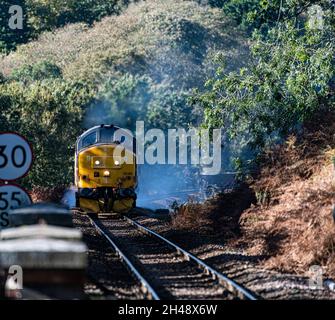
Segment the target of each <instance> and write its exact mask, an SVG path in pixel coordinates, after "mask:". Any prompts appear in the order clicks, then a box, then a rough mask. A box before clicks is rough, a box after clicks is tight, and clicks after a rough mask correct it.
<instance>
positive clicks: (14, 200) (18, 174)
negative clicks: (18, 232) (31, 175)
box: [0, 132, 33, 230]
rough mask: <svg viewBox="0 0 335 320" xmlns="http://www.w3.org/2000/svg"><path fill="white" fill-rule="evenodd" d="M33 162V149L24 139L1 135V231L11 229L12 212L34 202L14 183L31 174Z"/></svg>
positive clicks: (6, 133)
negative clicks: (10, 214) (10, 216)
mask: <svg viewBox="0 0 335 320" xmlns="http://www.w3.org/2000/svg"><path fill="white" fill-rule="evenodd" d="M32 162H33V153H32V149H31V147H30V144H29V143H28V141H27V140H26V139H25V138H24V137H22V136H21V135H19V134H17V133H14V132H4V133H0V181H1V183H0V230H1V229H3V228H7V227H9V211H10V210H13V209H15V208H18V207H21V206H25V205H29V204H31V202H32V201H31V198H30V196H29V194H28V193H27V191H25V190H24V189H23V188H21V187H20V186H18V185H16V184H13V183H12V182H13V181H15V180H17V179H20V178H22V177H24V176H25V175H26V174H27V173H28V172H29V170H30V168H31V165H32Z"/></svg>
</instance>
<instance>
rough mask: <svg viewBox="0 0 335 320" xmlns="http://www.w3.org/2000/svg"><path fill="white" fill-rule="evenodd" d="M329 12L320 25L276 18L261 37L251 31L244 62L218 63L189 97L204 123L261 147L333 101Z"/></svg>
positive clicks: (331, 19)
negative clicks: (202, 88) (235, 65)
mask: <svg viewBox="0 0 335 320" xmlns="http://www.w3.org/2000/svg"><path fill="white" fill-rule="evenodd" d="M334 27H335V23H334V12H333V11H331V10H328V11H325V16H324V26H323V28H322V29H320V30H318V29H310V28H309V27H308V24H307V23H306V25H305V26H304V28H303V29H300V28H299V27H298V26H297V25H295V24H293V22H285V23H280V24H278V25H277V26H276V27H275V28H273V29H271V31H270V32H269V33H268V35H267V37H266V39H264V36H261V35H260V33H259V32H258V33H255V34H254V38H253V44H252V48H251V49H252V60H251V63H250V66H249V67H248V68H241V69H240V70H239V72H231V73H229V74H228V75H227V74H225V73H224V72H223V70H224V64H223V62H222V61H221V64H222V66H221V67H220V68H219V69H218V72H217V76H216V77H215V78H213V79H211V80H210V81H208V83H207V85H208V91H207V92H206V93H204V94H200V95H199V96H198V97H197V98H196V99H195V101H196V102H198V103H200V104H201V105H202V107H203V108H204V112H205V124H206V125H207V126H208V127H223V128H225V130H227V132H228V134H229V136H230V139H240V137H241V136H243V137H244V139H246V143H245V145H246V146H249V147H251V148H252V149H253V150H255V149H256V150H261V149H262V148H263V147H264V146H265V145H266V144H267V143H271V142H272V141H275V140H278V139H280V138H282V137H285V136H286V135H287V134H288V133H289V132H291V131H292V130H294V129H296V128H297V126H299V125H300V124H302V123H303V122H304V121H305V120H307V119H309V118H310V117H311V116H312V115H313V114H315V112H319V111H320V110H322V109H323V108H330V107H334V96H333V94H332V89H331V84H332V81H333V80H334V75H335V73H334V71H335V63H334V52H335V43H334V41H332V40H331V39H334V35H335V32H334V31H335V30H334Z"/></svg>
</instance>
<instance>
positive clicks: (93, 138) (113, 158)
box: [75, 125, 137, 213]
mask: <svg viewBox="0 0 335 320" xmlns="http://www.w3.org/2000/svg"><path fill="white" fill-rule="evenodd" d="M75 183H76V187H77V188H78V191H77V193H76V206H77V207H80V208H81V209H83V210H85V211H86V212H94V213H99V212H118V213H125V212H128V211H129V210H131V209H132V208H133V207H135V206H136V193H135V189H136V186H137V163H136V141H135V139H134V138H133V136H132V135H131V133H129V132H128V131H127V130H123V129H120V128H118V127H116V126H113V125H109V126H107V125H101V126H97V127H94V128H91V129H89V130H88V131H86V132H85V133H83V134H82V135H81V136H80V137H79V139H78V140H77V144H76V158H75Z"/></svg>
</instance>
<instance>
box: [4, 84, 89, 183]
mask: <svg viewBox="0 0 335 320" xmlns="http://www.w3.org/2000/svg"><path fill="white" fill-rule="evenodd" d="M92 96H93V92H92V91H91V89H90V87H89V86H87V85H85V84H82V83H71V82H63V81H58V80H53V81H50V82H48V83H47V82H44V83H41V82H36V83H34V84H32V85H30V86H25V85H23V84H21V83H18V82H10V83H6V84H3V85H1V86H0V127H1V130H4V131H16V132H20V133H21V134H22V135H24V136H25V137H27V139H28V140H29V142H30V143H31V144H32V147H33V149H34V164H33V167H32V169H31V171H30V174H29V175H28V176H27V177H26V178H24V179H23V181H22V183H23V184H24V185H25V186H26V187H28V188H31V187H35V186H42V187H54V186H59V185H68V184H69V183H71V182H72V181H73V156H74V145H75V141H76V138H77V136H78V135H79V134H80V133H81V123H82V116H83V111H84V108H85V106H86V105H87V104H88V103H89V101H90V100H91V98H92Z"/></svg>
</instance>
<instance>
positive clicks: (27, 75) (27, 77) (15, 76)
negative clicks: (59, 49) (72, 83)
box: [11, 61, 62, 83]
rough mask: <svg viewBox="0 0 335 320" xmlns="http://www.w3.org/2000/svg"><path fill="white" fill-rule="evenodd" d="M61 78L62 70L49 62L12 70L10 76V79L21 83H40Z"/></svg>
mask: <svg viewBox="0 0 335 320" xmlns="http://www.w3.org/2000/svg"><path fill="white" fill-rule="evenodd" d="M61 77H62V70H61V69H60V68H59V67H58V66H57V65H55V64H53V63H51V62H49V61H41V62H39V63H36V64H34V65H23V66H22V67H20V68H17V69H14V70H13V72H12V74H11V79H12V80H16V81H20V82H23V83H30V82H33V81H42V80H45V79H56V78H61Z"/></svg>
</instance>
